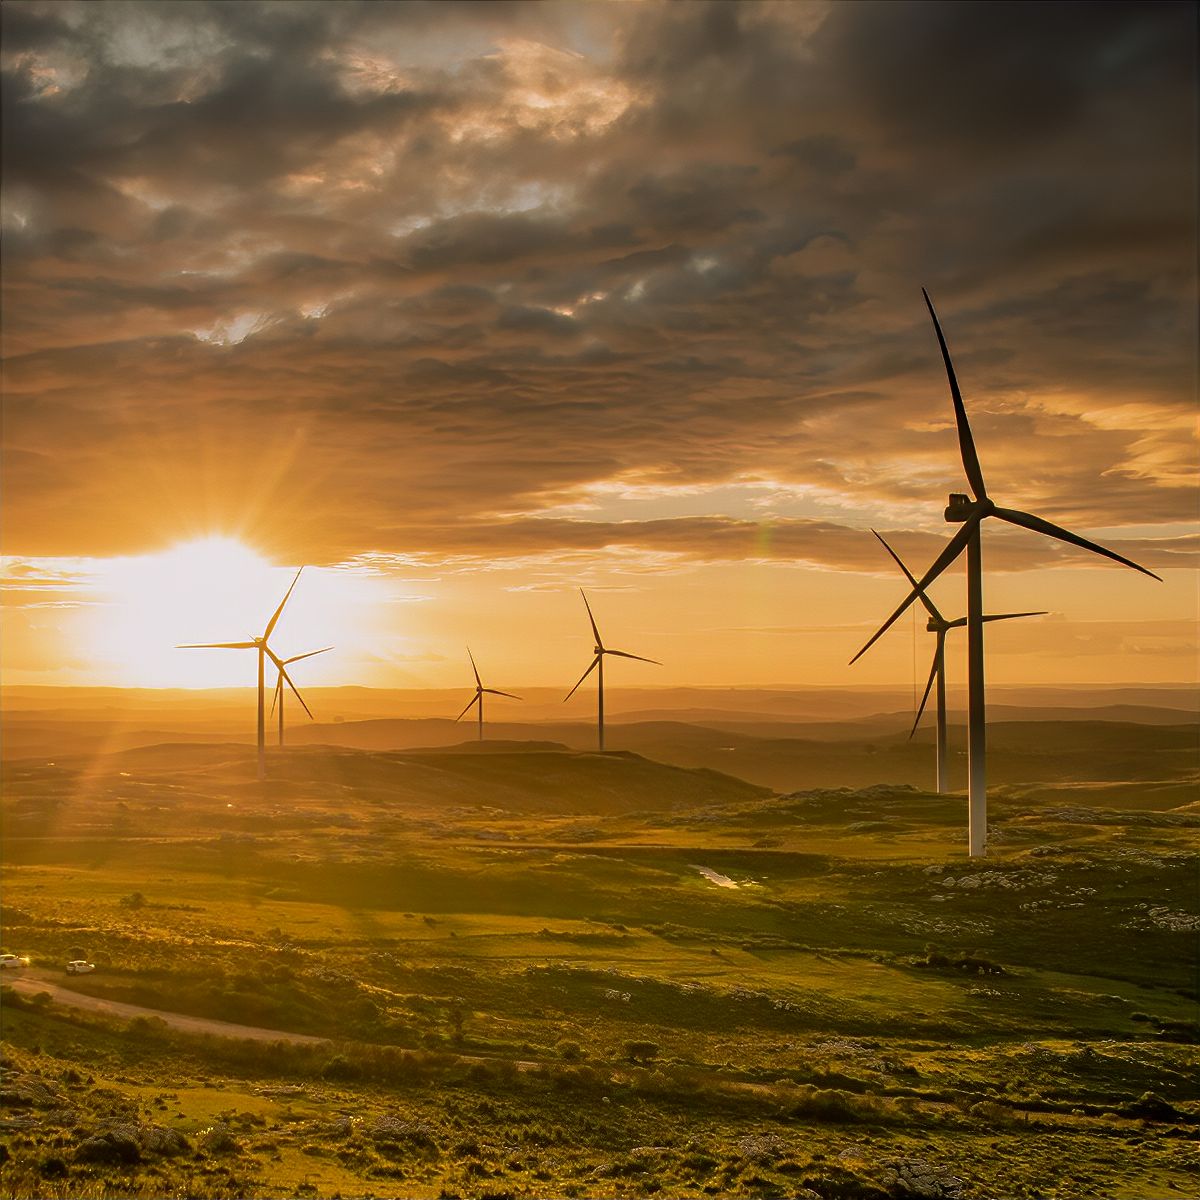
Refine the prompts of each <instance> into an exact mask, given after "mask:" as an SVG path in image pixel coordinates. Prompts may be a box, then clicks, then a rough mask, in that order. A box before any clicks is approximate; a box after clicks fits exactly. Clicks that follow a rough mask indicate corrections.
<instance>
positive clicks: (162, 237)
mask: <svg viewBox="0 0 1200 1200" xmlns="http://www.w3.org/2000/svg"><path fill="white" fill-rule="evenodd" d="M3 22H4V47H5V48H4V55H5V62H4V79H3V87H4V92H3V98H4V104H3V118H4V168H5V171H4V173H5V245H6V273H5V280H4V295H5V314H6V315H5V333H6V341H7V347H8V353H7V361H6V366H5V384H4V386H5V408H6V414H5V416H6V435H5V442H6V449H5V467H6V471H7V488H6V497H5V499H6V510H7V521H6V530H5V539H6V543H7V545H8V548H9V549H10V551H11V552H14V553H20V554H27V555H33V554H40V555H69V554H111V553H120V552H130V551H135V550H138V549H141V548H142V547H144V546H145V545H146V544H147V543H153V544H161V543H162V542H163V541H164V540H169V539H171V538H178V537H183V536H187V535H188V534H190V533H191V532H193V531H196V530H201V531H202V530H206V529H209V528H222V529H225V530H227V531H230V532H234V533H240V534H242V535H243V536H245V537H246V538H248V539H252V540H254V541H256V542H257V543H258V544H261V545H263V546H264V547H265V548H268V549H271V550H273V551H275V552H276V553H279V554H281V555H285V556H290V557H292V558H295V559H301V558H304V559H308V560H310V561H323V562H328V563H332V562H338V561H342V560H345V559H349V558H352V557H353V556H355V555H360V554H364V553H368V552H380V553H383V554H387V555H403V554H410V553H411V554H418V555H421V556H424V558H425V559H427V560H428V561H431V562H432V561H437V560H438V559H439V557H440V559H442V560H446V561H450V560H454V559H456V558H464V557H465V558H476V559H478V560H480V561H486V560H489V559H492V558H496V559H513V558H520V557H527V556H530V555H553V554H556V553H562V554H573V553H579V552H586V551H593V550H597V549H605V548H612V547H625V548H628V549H629V551H630V552H631V553H633V552H639V553H643V554H645V555H648V556H666V558H665V559H662V560H661V561H731V562H736V561H746V560H751V559H757V558H767V559H770V560H773V561H789V560H795V561H800V562H816V563H820V564H822V565H825V566H829V567H836V568H839V569H848V570H868V571H875V570H877V569H878V564H877V562H876V561H875V560H876V557H877V556H876V551H875V550H874V549H873V548H872V547H873V539H870V537H869V535H867V534H866V533H865V532H864V531H865V529H866V527H867V526H868V525H869V524H872V523H874V524H878V525H882V526H885V527H893V528H894V527H895V526H897V525H902V526H904V527H907V528H911V530H912V533H911V535H910V538H909V539H908V541H907V543H906V544H907V548H908V551H909V552H911V553H912V554H913V555H914V557H915V558H916V559H917V560H918V561H920V560H921V558H922V556H924V557H926V558H930V557H932V555H933V554H934V553H936V546H937V545H939V544H940V542H939V540H938V539H939V538H941V537H944V525H943V524H942V521H941V506H942V505H943V504H944V495H945V493H946V492H947V491H949V490H953V489H958V488H961V486H962V483H961V469H960V467H959V465H958V464H957V461H956V453H955V448H954V440H953V432H952V429H951V426H950V424H949V418H950V412H949V403H948V398H947V395H946V386H945V380H944V377H943V376H942V372H941V365H940V362H939V360H938V355H937V348H936V344H935V343H934V341H933V339H932V336H931V332H930V329H929V328H928V323H927V319H926V317H925V314H924V312H923V308H922V305H921V302H920V296H919V286H920V285H921V284H922V283H926V284H928V285H929V287H930V288H931V290H932V292H933V294H934V296H935V299H936V300H937V302H938V305H939V311H940V313H941V316H942V318H943V321H944V324H945V326H946V329H947V335H948V337H949V339H950V342H951V346H952V349H953V351H954V354H955V360H956V364H957V366H958V369H959V374H960V378H961V379H962V382H963V385H964V388H965V390H966V393H967V400H968V404H969V407H970V411H971V415H972V420H973V422H974V425H975V428H976V434H977V437H978V440H979V445H980V452H981V456H982V458H983V462H984V467H985V470H986V471H987V475H988V481H989V486H990V487H991V488H992V489H993V490H994V491H995V493H996V495H997V497H998V498H999V499H1000V500H1001V502H1007V503H1011V504H1014V505H1017V506H1019V507H1023V508H1028V509H1031V510H1033V511H1036V512H1040V513H1044V514H1045V515H1046V516H1048V517H1050V518H1051V519H1054V520H1059V521H1062V522H1064V523H1066V524H1068V525H1070V526H1072V527H1073V528H1079V529H1080V532H1083V533H1085V534H1086V533H1088V531H1089V530H1090V529H1110V528H1120V527H1122V526H1127V525H1130V524H1133V525H1135V526H1136V527H1137V528H1138V529H1139V530H1143V531H1146V532H1145V535H1144V536H1141V535H1139V537H1137V538H1128V537H1126V538H1124V539H1121V538H1118V539H1117V540H1116V542H1114V546H1115V547H1116V548H1118V549H1119V548H1121V547H1122V546H1135V547H1136V549H1137V551H1138V553H1136V554H1134V557H1139V558H1140V557H1141V556H1142V555H1143V554H1144V555H1145V557H1146V560H1147V562H1148V564H1149V565H1151V566H1154V565H1155V564H1156V563H1157V564H1159V565H1163V564H1167V565H1185V564H1194V562H1195V547H1194V544H1193V543H1192V542H1190V541H1186V540H1181V538H1180V534H1181V530H1182V528H1183V525H1184V523H1186V522H1187V521H1188V520H1190V519H1191V517H1192V516H1193V515H1194V497H1195V490H1194V463H1195V448H1194V443H1193V442H1192V441H1191V440H1190V439H1191V436H1192V435H1191V433H1190V430H1189V429H1188V428H1187V427H1186V426H1187V425H1188V424H1189V422H1190V416H1191V406H1192V397H1193V390H1192V382H1193V373H1194V342H1195V329H1194V262H1195V253H1194V209H1195V198H1196V197H1195V178H1194V162H1193V128H1192V125H1193V120H1194V92H1195V84H1196V80H1195V65H1194V61H1193V59H1192V56H1191V55H1190V53H1189V52H1188V48H1190V46H1191V45H1192V44H1193V42H1192V39H1191V37H1190V34H1191V33H1193V32H1194V25H1195V14H1194V11H1193V10H1192V9H1190V8H1189V7H1188V6H1182V5H1179V6H1171V5H1166V6H1159V5H1138V6H1125V5H1115V6H1105V7H1103V8H1095V7H1088V8H1086V9H1085V8H1080V7H1078V6H1063V5H1059V6H1040V7H1039V6H1025V7H1022V8H1020V9H1013V8H1012V7H1011V6H1007V5H1003V6H995V5H969V6H957V5H944V4H928V5H927V4H904V5H877V4H869V5H868V4H857V5H849V4H842V5H832V6H825V5H817V4H813V5H808V4H786V5H780V4H768V3H763V4H758V3H746V4H730V3H694V4H688V5H663V4H657V3H646V4H629V5H625V4H619V5H604V4H596V5H589V6H586V8H583V9H581V8H580V6H577V5H561V4H537V5H529V4H490V5H469V4H457V5H425V4H410V5H403V6H395V5H375V4H320V3H312V4H303V5H292V4H255V3H248V4H239V5H193V4H182V5H173V4H156V5H153V6H148V5H137V6H125V5H90V4H72V3H62V4H42V3H14V4H8V5H5V7H4V10H3ZM1018 80H1019V83H1018V82H1016V81H1018ZM745 480H758V481H763V482H769V483H771V484H772V485H779V486H780V487H782V488H783V489H785V490H787V489H791V491H792V493H794V494H795V495H800V494H803V495H804V496H805V497H806V499H805V500H804V505H805V506H806V507H804V510H803V512H802V513H801V514H800V515H796V514H795V513H793V512H792V511H791V510H790V509H786V506H785V511H784V512H782V513H779V514H772V513H769V512H768V513H766V514H764V515H766V516H767V517H770V518H772V519H770V520H768V521H765V522H762V521H753V520H748V519H746V515H745V514H744V513H742V512H740V511H723V510H722V509H721V508H720V506H718V507H717V509H716V510H715V511H713V512H711V513H707V514H691V515H688V516H687V517H686V518H685V517H680V518H664V517H661V516H660V517H655V516H654V515H653V514H652V512H650V511H649V506H648V507H647V512H646V513H645V514H644V515H643V516H640V517H639V519H636V520H630V521H608V520H603V519H600V520H595V521H589V520H579V519H564V518H563V516H562V515H561V512H562V507H563V505H569V504H571V503H575V502H577V501H578V499H579V497H580V496H586V495H588V494H589V489H595V488H596V487H597V486H598V485H610V486H611V487H613V488H615V489H617V490H618V491H620V489H622V488H624V489H628V490H629V491H630V492H635V491H637V490H638V489H641V490H642V492H643V494H646V495H649V496H651V497H653V496H656V495H658V496H661V497H664V498H667V500H668V501H669V499H670V497H672V496H675V495H678V494H679V493H680V492H681V491H682V490H686V489H689V488H690V489H696V490H697V494H700V495H714V496H715V495H717V494H718V493H720V492H721V489H723V488H726V487H728V486H730V485H731V484H732V483H734V482H736V481H745ZM796 503H797V504H799V501H797V502H796ZM1102 540H1103V539H1102ZM901 541H902V543H904V542H905V539H903V538H902V539H901ZM993 541H994V544H995V547H996V548H995V551H994V561H995V563H996V565H997V567H998V568H999V569H1013V570H1015V569H1026V568H1031V567H1039V566H1047V565H1056V564H1058V563H1059V562H1062V563H1064V564H1065V563H1067V562H1070V563H1076V562H1079V563H1080V564H1082V563H1083V562H1085V561H1086V556H1083V555H1075V554H1073V553H1072V554H1071V555H1070V557H1067V556H1065V555H1060V554H1059V552H1058V551H1055V550H1053V549H1052V548H1051V547H1049V546H1048V545H1046V544H1041V543H1034V542H1033V541H1032V539H1026V540H1024V541H1021V542H1020V543H1018V542H1016V541H1014V542H1013V543H1012V547H1013V548H1012V549H1011V550H1010V549H1009V543H1008V542H1007V541H1006V540H1005V539H1002V538H1000V537H997V538H995V539H993ZM989 545H992V542H989ZM992 553H993V552H992V551H989V555H990V556H992ZM1130 553H1132V551H1130ZM991 561H992V557H990V558H989V562H991Z"/></svg>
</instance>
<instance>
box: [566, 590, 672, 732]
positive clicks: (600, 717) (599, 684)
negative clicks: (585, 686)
mask: <svg viewBox="0 0 1200 1200" xmlns="http://www.w3.org/2000/svg"><path fill="white" fill-rule="evenodd" d="M579 594H580V595H581V596H583V604H584V607H585V608H586V609H587V615H588V620H589V621H591V623H592V633H594V634H595V635H596V649H595V654H596V657H595V658H593V659H592V665H591V666H590V667H588V669H587V670H586V671H584V673H583V674H582V675H580V677H579V683H582V682H583V681H584V680H585V679H586V678H587V677H588V676H589V675H590V674H591V673H592V672H593V671H595V670H597V669H598V670H599V672H600V673H599V674H598V675H597V676H596V695H597V697H598V704H597V710H596V711H597V728H598V729H599V731H600V739H599V744H600V751H601V753H603V752H604V656H605V655H606V654H611V655H613V656H614V657H615V658H633V659H636V660H637V661H638V662H648V663H653V664H654V665H655V666H656V667H661V666H662V663H660V662H659V661H658V659H656V658H643V657H642V656H641V655H640V654H628V653H626V651H624V650H610V649H608V647H607V646H605V644H604V642H603V641H602V640H601V638H600V630H599V629H597V628H596V618H595V617H593V616H592V606H591V605H590V604H588V598H587V596H586V595H585V594H584V591H583V588H580V589H579ZM579 683H577V684H576V685H575V686H574V687H573V688H572V689H571V690H570V691H569V692H568V693H567V694H566V695H565V696H564V697H563V703H564V704H565V703H566V702H567V701H568V700H570V698H571V697H572V696H573V695H575V693H576V692H577V691H578V690H579Z"/></svg>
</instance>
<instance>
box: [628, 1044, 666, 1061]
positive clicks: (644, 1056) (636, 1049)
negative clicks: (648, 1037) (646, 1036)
mask: <svg viewBox="0 0 1200 1200" xmlns="http://www.w3.org/2000/svg"><path fill="white" fill-rule="evenodd" d="M625 1057H626V1058H627V1059H628V1060H629V1061H630V1062H631V1063H639V1062H640V1063H647V1062H650V1061H651V1060H652V1059H655V1058H657V1057H658V1043H657V1042H626V1043H625Z"/></svg>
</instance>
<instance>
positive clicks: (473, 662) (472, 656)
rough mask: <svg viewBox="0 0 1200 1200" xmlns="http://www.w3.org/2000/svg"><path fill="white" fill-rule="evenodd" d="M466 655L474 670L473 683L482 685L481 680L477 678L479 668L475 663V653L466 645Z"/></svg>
mask: <svg viewBox="0 0 1200 1200" xmlns="http://www.w3.org/2000/svg"><path fill="white" fill-rule="evenodd" d="M467 657H468V658H469V659H470V660H471V670H472V671H474V672H475V683H476V684H477V685H478V686H479V687H483V680H482V679H480V678H479V668H478V667H477V666H476V665H475V655H473V654H472V653H471V647H470V646H468V647H467Z"/></svg>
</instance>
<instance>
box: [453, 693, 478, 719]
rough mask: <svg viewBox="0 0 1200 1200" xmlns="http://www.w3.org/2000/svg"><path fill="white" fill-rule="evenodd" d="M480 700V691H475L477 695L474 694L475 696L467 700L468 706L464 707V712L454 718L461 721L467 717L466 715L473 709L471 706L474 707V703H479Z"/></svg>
mask: <svg viewBox="0 0 1200 1200" xmlns="http://www.w3.org/2000/svg"><path fill="white" fill-rule="evenodd" d="M478 701H479V693H478V692H476V693H475V695H473V696H472V697H471V698H470V700H468V701H467V707H466V708H464V709H463V710H462V712H460V713H459V714H458V716H457V717H455V718H454V719H455V720H456V721H461V720H462V719H463V717H465V716H466V715H467V713H468V712H470V711H471V707H472V705H474V704H476V703H478Z"/></svg>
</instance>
